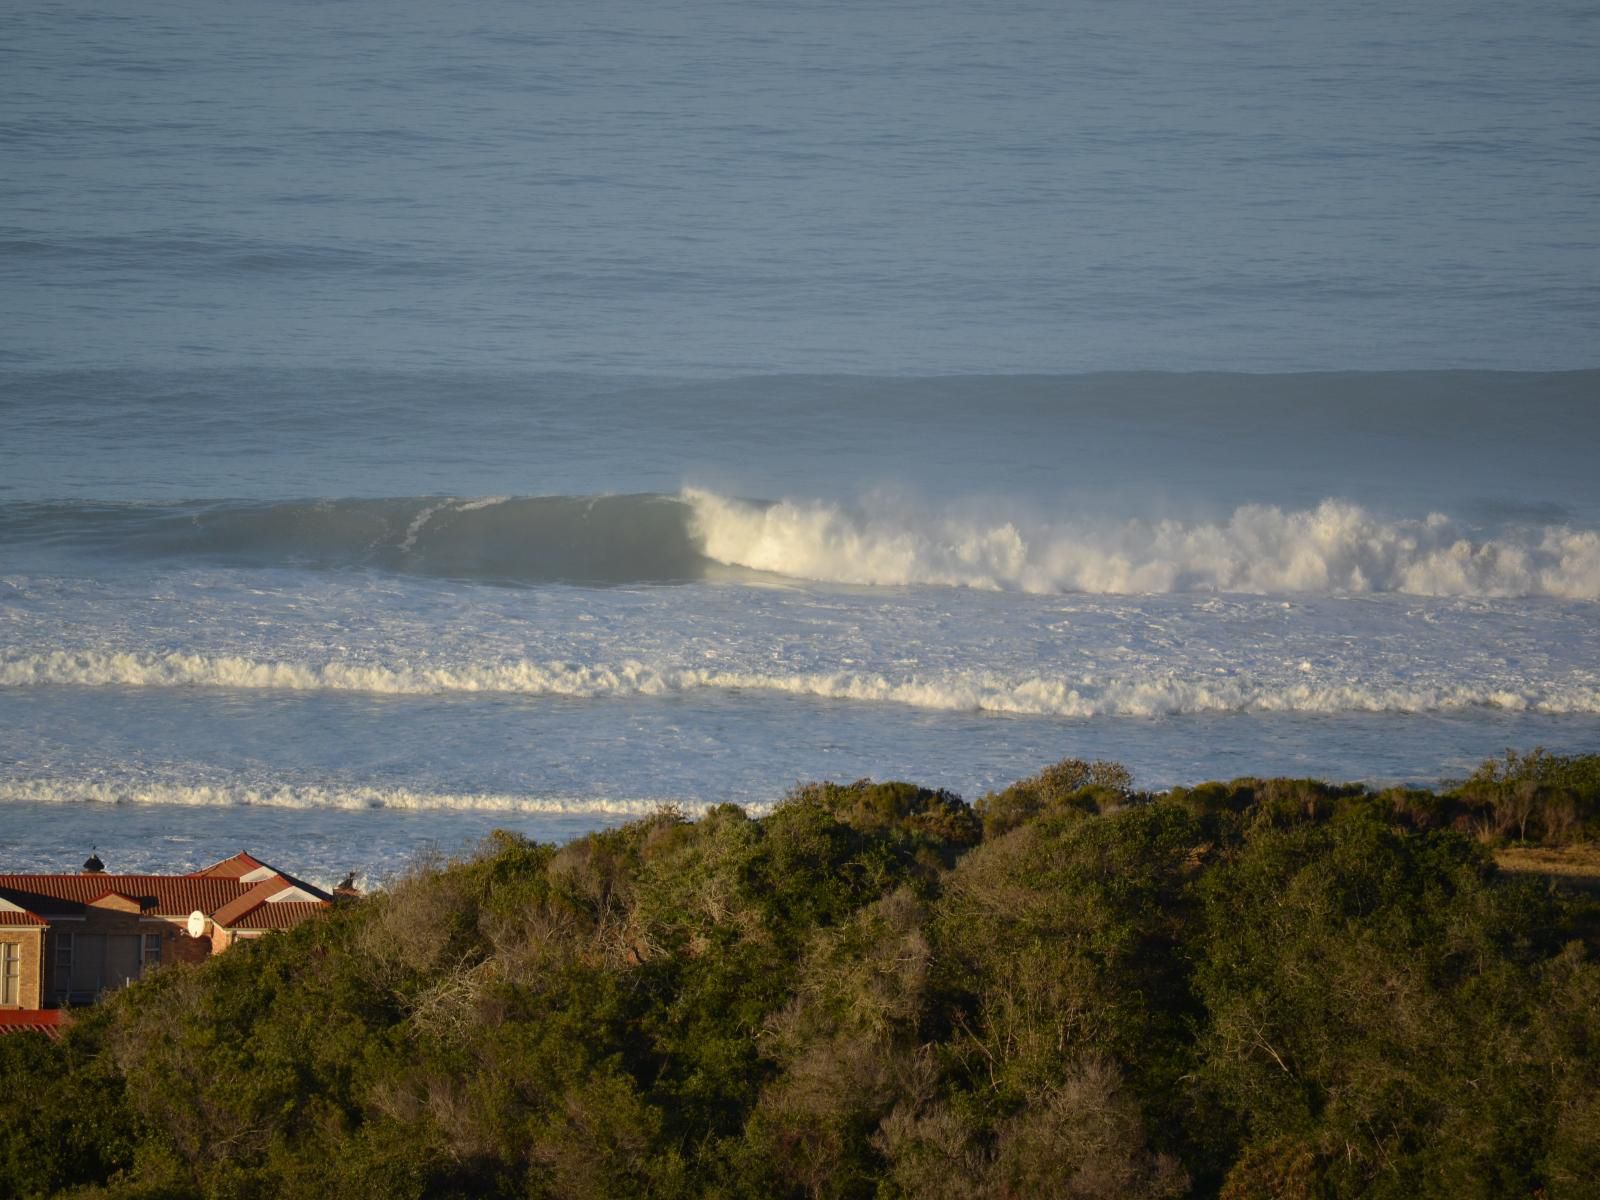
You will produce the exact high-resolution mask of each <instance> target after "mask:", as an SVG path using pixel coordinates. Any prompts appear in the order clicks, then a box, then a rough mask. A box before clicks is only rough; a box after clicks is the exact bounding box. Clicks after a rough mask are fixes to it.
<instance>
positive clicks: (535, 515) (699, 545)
mask: <svg viewBox="0 0 1600 1200" xmlns="http://www.w3.org/2000/svg"><path fill="white" fill-rule="evenodd" d="M3 544H9V545H13V546H33V547H43V548H50V547H58V548H65V549H68V550H79V551H84V550H87V551H90V552H93V553H97V554H118V555H124V556H133V557H150V558H198V559H201V560H205V561H214V562H223V563H236V564H244V565H299V566H312V567H362V568H370V569H377V570H386V571H395V572H401V573H407V574H418V575H429V576H441V577H448V578H463V579H476V580H490V581H505V582H521V583H542V582H566V583H579V584H625V583H650V582H659V583H673V582H690V581H694V580H699V579H704V578H707V577H708V576H709V575H712V574H714V573H715V574H716V575H717V576H718V577H719V578H722V577H727V573H728V571H729V570H731V571H732V572H733V577H734V578H739V577H740V575H739V572H743V571H749V572H763V573H768V574H776V575H781V576H786V577H790V578H795V579H803V580H811V581H816V582H822V583H837V584H852V585H864V586H908V585H911V586H915V585H922V586H949V587H966V588H977V589H986V590H993V591H1018V592H1033V593H1045V594H1050V593H1069V592H1078V593H1095V594H1151V593H1169V592H1238V593H1257V594H1278V593H1332V594H1341V593H1343V594H1364V593H1383V592H1395V593H1405V594H1411V595H1419V596H1455V597H1472V596H1482V597H1517V596H1544V597H1551V598H1557V599H1565V600H1597V599H1600V531H1595V530H1587V529H1577V528H1573V527H1571V526H1569V525H1566V524H1542V525H1541V524H1508V525H1506V526H1504V527H1502V528H1500V529H1498V530H1497V531H1495V532H1493V533H1484V532H1482V531H1480V530H1477V529H1474V528H1471V527H1468V526H1465V525H1463V524H1461V523H1458V522H1456V521H1454V520H1452V519H1450V518H1449V517H1446V516H1443V515H1440V514H1432V515H1429V516H1427V517H1425V518H1421V519H1402V520H1385V519H1381V518H1379V517H1377V516H1375V515H1373V514H1372V513H1370V512H1368V511H1367V510H1366V509H1364V508H1362V507H1361V506H1360V505H1359V504H1355V503H1353V502H1350V501H1345V500H1326V501H1324V502H1323V503H1322V504H1320V505H1318V506H1317V507H1315V508H1313V509H1307V510H1300V511H1285V510H1283V509H1280V508H1277V507H1273V506H1268V505H1249V506H1245V507H1242V508H1239V509H1237V510H1236V511H1234V513H1233V514H1232V515H1231V516H1230V517H1229V518H1228V519H1227V520H1225V521H1220V522H1186V521H1180V520H1142V519H1141V520H1126V521H1115V520H1103V519H1102V520H1088V519H1083V520H1079V519H1073V518H1070V517H1069V518H1052V517H1048V516H1046V517H1033V518H1016V517H1009V518H1006V517H1002V518H985V517H982V516H974V515H972V514H971V513H969V512H964V511H963V512H957V511H955V510H947V511H944V512H937V511H936V512H930V511H928V510H927V509H926V508H923V507H916V506H910V505H905V504H895V503H891V502H886V501H872V502H868V503H865V504H862V505H856V506H847V505H843V504H838V503H833V502H827V501H820V500H818V501H793V500H785V501H780V502H776V503H773V502H767V501H755V500H740V499H734V498H730V497H726V496H721V495H718V494H716V493H713V492H708V491H701V490H695V489H687V490H685V491H683V492H681V493H679V494H678V495H676V496H662V495H609V496H593V497H578V496H540V497H514V498H507V497H498V498H489V499H471V500H462V499H450V498H441V497H413V498H401V499H388V500H325V501H295V502H279V503H258V504H250V503H237V502H216V503H189V504H181V505H165V506H148V505H131V504H123V505H93V504H11V505H0V545H3Z"/></svg>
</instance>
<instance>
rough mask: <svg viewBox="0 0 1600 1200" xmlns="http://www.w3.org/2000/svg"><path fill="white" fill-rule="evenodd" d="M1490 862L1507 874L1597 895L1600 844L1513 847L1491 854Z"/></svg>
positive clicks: (1598, 887)
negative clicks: (1533, 877) (1551, 881)
mask: <svg viewBox="0 0 1600 1200" xmlns="http://www.w3.org/2000/svg"><path fill="white" fill-rule="evenodd" d="M1494 860H1495V862H1497V863H1498V864H1499V865H1500V869H1501V870H1502V871H1505V872H1507V873H1508V874H1515V875H1544V876H1546V877H1549V878H1554V879H1558V880H1560V881H1561V882H1562V883H1565V884H1570V885H1572V886H1573V887H1579V888H1582V889H1584V890H1585V891H1590V890H1592V891H1600V843H1595V842H1585V843H1582V844H1580V845H1576V846H1562V847H1560V848H1559V849H1556V848H1551V847H1544V846H1517V847H1513V848H1510V849H1506V850H1497V851H1495V855H1494Z"/></svg>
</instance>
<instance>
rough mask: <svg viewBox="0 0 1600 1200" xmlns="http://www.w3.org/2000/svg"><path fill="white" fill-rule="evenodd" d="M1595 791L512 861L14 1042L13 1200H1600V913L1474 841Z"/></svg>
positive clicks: (1000, 825) (667, 825) (1541, 769)
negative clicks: (64, 1197) (1512, 869)
mask: <svg viewBox="0 0 1600 1200" xmlns="http://www.w3.org/2000/svg"><path fill="white" fill-rule="evenodd" d="M1597 768H1600V757H1593V756H1591V757H1585V758H1557V757H1554V756H1547V755H1543V754H1537V753H1536V754H1533V755H1528V756H1517V755H1512V756H1510V757H1508V758H1507V759H1505V760H1496V761H1494V762H1492V763H1490V764H1486V765H1485V767H1484V768H1483V769H1482V770H1480V771H1479V772H1478V773H1477V774H1476V775H1475V776H1474V777H1473V778H1472V779H1471V780H1468V781H1466V782H1464V783H1462V784H1461V785H1459V786H1457V787H1454V788H1450V789H1447V790H1445V791H1442V792H1438V793H1434V792H1424V791H1418V790H1409V789H1408V790H1390V791H1383V792H1374V791H1369V790H1366V789H1362V788H1353V787H1332V786H1328V785H1325V784H1321V783H1315V782H1310V781H1289V780H1267V781H1258V780H1239V781H1235V782H1233V783H1230V784H1207V785H1204V786H1201V787H1196V788H1191V789H1184V790H1178V791H1174V792H1172V793H1169V794H1166V795H1162V796H1148V795H1141V794H1138V793H1136V792H1135V791H1134V790H1133V787H1132V781H1131V780H1130V779H1129V777H1128V775H1127V773H1126V772H1125V771H1123V770H1122V769H1121V768H1119V767H1116V766H1115V765H1113V764H1105V763H1081V762H1076V761H1069V762H1066V763H1061V764H1057V765H1056V766H1054V767H1051V768H1049V769H1047V770H1045V771H1043V772H1041V773H1040V774H1039V775H1037V776H1034V777H1032V778H1030V779H1026V780H1023V781H1021V782H1019V783H1017V784H1015V785H1013V786H1012V787H1010V788H1007V789H1005V790H1004V791H1001V792H998V793H995V794H992V795H989V796H985V797H984V798H983V799H981V800H980V801H979V802H978V803H977V804H976V805H968V804H967V803H966V802H964V801H963V800H962V799H960V798H959V797H957V796H955V795H953V794H951V793H948V792H943V791H934V790H929V789H926V788H920V787H915V786H912V785H910V784H903V783H885V784H876V783H871V782H867V781H863V782H860V783H856V784H851V785H848V786H841V785H834V784H816V785H810V786H806V787H802V788H798V789H796V790H795V791H794V792H792V793H791V794H790V795H789V796H788V797H787V798H786V799H785V800H783V801H782V802H781V803H780V804H778V805H776V806H775V807H774V808H773V809H772V811H771V812H770V813H769V814H768V815H766V816H764V817H761V818H759V819H755V818H751V817H749V816H748V815H747V814H746V813H745V812H743V811H742V810H740V809H739V808H736V807H733V806H728V805H725V806H722V807H719V808H715V809H712V810H710V811H709V812H708V813H707V814H706V815H705V816H703V817H702V818H700V819H699V820H694V821H690V820H687V819H685V818H684V817H683V816H682V815H680V814H678V813H676V812H673V811H667V810H664V811H662V812H660V813H658V814H657V815H655V816H653V817H651V818H649V819H645V820H641V821H637V822H635V823H633V824H630V825H627V826H625V827H623V828H620V829H617V830H613V831H608V832H603V833H596V834H592V835H590V836H588V837H585V838H582V839H580V840H578V841H576V842H573V843H571V844H569V845H566V846H564V847H560V848H557V847H554V846H548V845H540V844H534V843H530V842H528V841H525V840H523V839H521V838H519V837H516V836H513V835H509V834H497V835H495V836H494V837H492V838H491V839H490V840H489V841H488V843H487V844H485V845H484V846H483V847H482V848H481V850H480V851H479V852H478V853H477V854H476V855H475V856H474V857H472V858H470V859H468V860H465V861H459V862H448V863H446V862H433V863H424V864H421V865H419V866H418V867H417V868H416V869H415V870H413V871H412V872H411V873H410V874H408V875H407V876H406V877H404V878H402V879H400V880H399V881H397V882H396V883H394V884H393V886H391V887H389V888H387V889H386V890H384V891H382V892H380V893H377V894H375V895H373V896H371V897H369V898H367V899H364V900H361V901H356V902H352V903H349V904H347V905H343V906H341V907H339V908H336V909H335V910H334V911H332V912H331V913H330V914H329V915H328V916H327V918H326V919H322V920H318V921H314V922H310V923H308V924H306V925H304V926H302V927H300V928H298V929H296V930H294V931H292V932H290V933H286V934H281V935H274V936H272V937H269V938H266V939H263V940H262V941H261V942H259V943H256V944H251V945H243V946H240V947H238V948H236V949H233V950H230V951H229V952H228V953H226V954H224V955H221V956H219V957H218V958H216V959H213V960H211V961H209V962H207V963H204V964H202V965H200V966H198V967H185V966H174V967H168V968H165V969H163V970H161V971H159V972H156V973H154V974H153V975H152V976H151V977H150V978H148V979H147V980H146V981H144V982H143V983H140V984H138V985H135V986H134V987H132V988H129V989H127V990H126V991H125V992H123V993H121V994H119V995H117V996H115V997H114V998H112V999H111V1000H109V1001H108V1002H107V1003H105V1004H104V1005H102V1006H100V1007H98V1008H96V1009H92V1010H86V1011H84V1012H83V1013H81V1014H80V1015H79V1016H78V1018H77V1019H76V1021H75V1022H74V1023H73V1025H72V1026H71V1028H70V1029H69V1030H68V1032H67V1033H66V1035H65V1036H64V1037H63V1038H62V1040H61V1041H60V1042H59V1043H51V1042H48V1041H46V1040H45V1039H43V1038H42V1037H39V1036H37V1035H32V1034H27V1035H21V1034H15V1035H9V1036H6V1037H3V1038H0V1095H4V1097H5V1101H4V1103H3V1104H0V1194H3V1195H7V1196H19V1197H21V1196H43V1195H57V1194H70V1195H74V1196H79V1197H124V1198H133V1197H149V1198H152V1200H153V1198H155V1197H168V1198H179V1197H201V1196H204V1197H232V1198H239V1200H248V1198H255V1197H260V1198H262V1200H266V1198H269V1197H270V1198H272V1200H279V1198H281V1197H285V1196H312V1195H327V1196H338V1197H341V1198H342V1200H359V1198H362V1197H373V1198H379V1197H381V1198H384V1200H388V1198H390V1197H407V1196H415V1197H421V1196H490V1197H498V1196H506V1197H510V1196H521V1197H528V1196H532V1197H544V1196H548V1197H594V1198H601V1197H624V1196H645V1197H701V1196H715V1197H730V1198H732V1197H841V1198H844V1197H863V1198H865V1197H873V1198H876V1200H889V1198H893V1197H950V1198H952V1200H953V1198H956V1197H962V1198H965V1197H996V1198H999V1197H1042V1196H1062V1197H1080V1198H1091V1197H1106V1198H1111V1197H1118V1198H1121V1197H1149V1198H1156V1197H1178V1196H1221V1197H1227V1198H1228V1200H1247V1198H1257V1197H1259V1198H1262V1200H1265V1198H1267V1197H1275V1198H1303V1200H1309V1198H1313V1197H1316V1198H1332V1197H1353V1196H1362V1197H1395V1198H1400V1197H1406V1198H1410V1197H1441V1198H1443V1197H1449V1198H1451V1200H1459V1198H1463V1197H1501V1196H1506V1197H1510V1196H1519V1197H1527V1196H1541V1197H1546V1198H1548V1200H1560V1198H1579V1197H1593V1196H1595V1195H1596V1182H1595V1181H1596V1180H1600V963H1597V962H1596V956H1595V950H1596V947H1595V945H1594V944H1593V932H1594V930H1595V929H1596V928H1597V915H1600V906H1597V902H1596V901H1595V900H1594V899H1593V898H1591V897H1587V896H1586V895H1585V894H1583V893H1582V892H1571V893H1568V892H1564V891H1562V890H1560V889H1559V888H1557V887H1555V886H1554V885H1552V884H1549V883H1544V882H1539V881H1535V880H1528V879H1525V878H1509V877H1503V876H1500V875H1498V874H1497V872H1496V870H1495V867H1494V862H1493V857H1492V854H1491V852H1490V850H1489V849H1488V848H1487V847H1486V845H1485V843H1484V841H1483V838H1482V837H1481V836H1479V835H1481V834H1483V833H1485V832H1487V833H1496V832H1498V833H1500V834H1511V835H1513V836H1523V837H1540V838H1549V839H1552V840H1567V839H1571V838H1574V837H1577V836H1579V835H1580V834H1583V833H1584V832H1585V831H1588V832H1589V833H1592V832H1593V830H1594V821H1595V816H1596V811H1597V801H1600V769H1597ZM1530 798H1531V802H1532V806H1531V808H1530V807H1529V803H1528V801H1529V800H1530ZM1525 810H1526V815H1524V811H1525ZM1586 938H1587V940H1586Z"/></svg>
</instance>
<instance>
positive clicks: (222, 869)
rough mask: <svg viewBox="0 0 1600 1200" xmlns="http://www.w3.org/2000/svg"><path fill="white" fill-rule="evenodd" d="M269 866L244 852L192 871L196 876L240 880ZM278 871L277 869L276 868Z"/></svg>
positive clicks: (191, 873)
mask: <svg viewBox="0 0 1600 1200" xmlns="http://www.w3.org/2000/svg"><path fill="white" fill-rule="evenodd" d="M266 865H267V864H266V863H264V862H262V861H261V860H260V859H259V858H256V857H255V856H253V855H250V854H246V853H245V852H244V851H243V850H241V851H239V853H237V854H235V855H234V856H233V857H232V858H225V859H223V860H222V861H221V862H214V863H212V864H211V865H210V866H209V867H201V868H200V869H199V870H198V871H190V872H189V874H190V875H194V876H208V875H211V876H216V877H217V878H219V879H238V878H239V876H241V875H248V874H250V872H251V871H259V870H260V869H261V868H262V867H264V866H266ZM274 869H276V868H274Z"/></svg>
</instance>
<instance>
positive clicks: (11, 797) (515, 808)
mask: <svg viewBox="0 0 1600 1200" xmlns="http://www.w3.org/2000/svg"><path fill="white" fill-rule="evenodd" d="M5 803H20V804H164V805H180V806H187V807H191V808H216V807H251V808H298V809H346V810H364V809H373V808H383V809H392V810H397V811H402V812H429V811H436V810H450V809H453V810H458V811H465V812H482V813H516V814H543V815H552V816H560V815H566V814H574V815H590V814H594V813H604V814H607V815H610V816H617V817H641V816H648V815H649V814H651V813H653V812H655V811H657V810H658V809H659V808H660V807H661V805H662V803H663V802H662V801H660V800H618V799H610V798H606V797H579V796H571V797H564V796H528V795H517V794H501V793H493V792H418V791H411V790H409V789H407V788H385V787H369V786H353V787H334V786H315V785H282V786H272V785H262V786H251V785H249V784H225V785H224V784H218V785H212V784H178V783H156V782H147V781H141V780H130V781H125V782H108V781H105V780H100V779H86V780H77V779H28V780H14V781H0V804H5ZM751 807H752V808H753V807H757V806H751Z"/></svg>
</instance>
